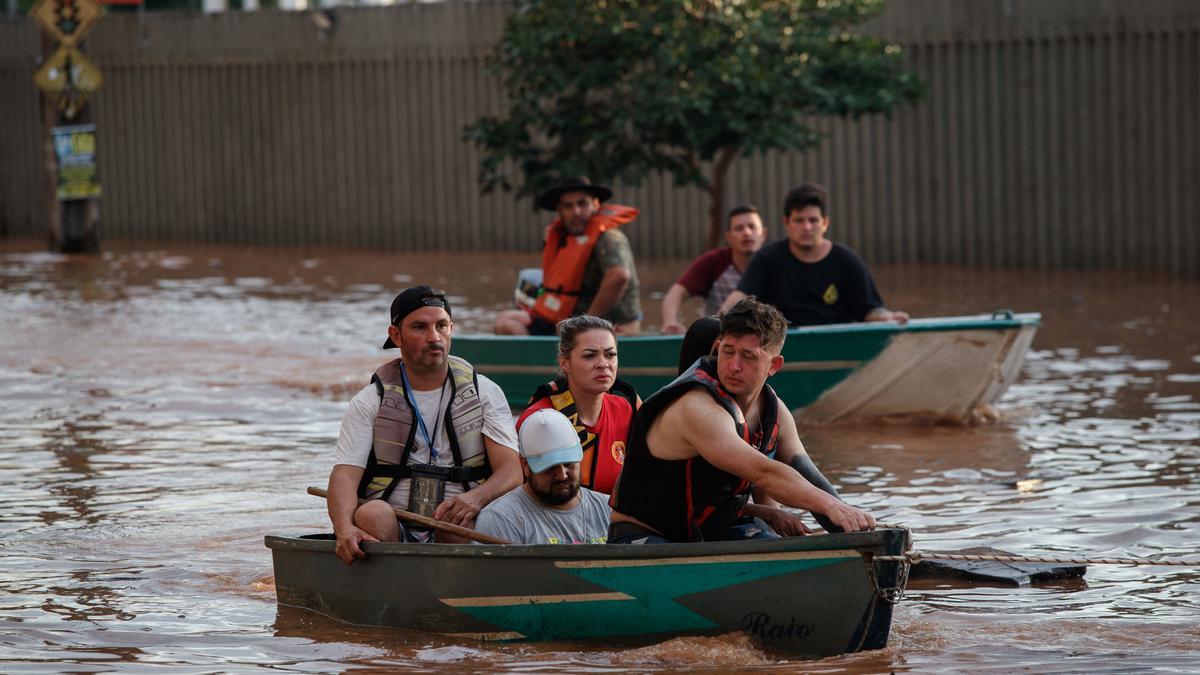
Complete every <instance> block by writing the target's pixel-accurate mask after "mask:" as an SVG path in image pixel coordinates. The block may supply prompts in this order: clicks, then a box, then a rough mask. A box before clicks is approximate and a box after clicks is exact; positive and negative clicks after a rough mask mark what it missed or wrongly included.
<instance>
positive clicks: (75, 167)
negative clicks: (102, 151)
mask: <svg viewBox="0 0 1200 675" xmlns="http://www.w3.org/2000/svg"><path fill="white" fill-rule="evenodd" d="M51 133H52V134H53V136H54V154H55V156H56V157H57V158H58V190H57V196H58V201H60V202H63V201H69V200H72V199H95V198H96V197H99V196H100V176H99V174H98V173H97V171H96V125H94V124H78V125H74V126H69V127H54V129H53V130H52V131H51Z"/></svg>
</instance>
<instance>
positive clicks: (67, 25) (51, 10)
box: [29, 0, 101, 48]
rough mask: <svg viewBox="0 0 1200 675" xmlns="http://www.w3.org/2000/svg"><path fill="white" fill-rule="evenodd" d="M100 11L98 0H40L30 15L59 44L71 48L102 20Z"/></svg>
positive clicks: (30, 11)
mask: <svg viewBox="0 0 1200 675" xmlns="http://www.w3.org/2000/svg"><path fill="white" fill-rule="evenodd" d="M100 12H101V7H100V3H98V2H96V0H38V3H37V4H36V5H34V6H33V8H32V9H30V10H29V15H30V16H31V17H33V20H34V21H37V22H38V25H40V26H41V27H42V30H44V31H46V32H47V33H49V34H50V37H52V38H54V39H55V40H57V41H58V44H59V45H61V46H63V47H67V48H71V47H74V46H76V45H78V44H79V43H80V42H82V41H83V36H85V35H87V33H88V31H89V30H91V29H92V25H93V24H95V23H96V22H97V21H99V20H100Z"/></svg>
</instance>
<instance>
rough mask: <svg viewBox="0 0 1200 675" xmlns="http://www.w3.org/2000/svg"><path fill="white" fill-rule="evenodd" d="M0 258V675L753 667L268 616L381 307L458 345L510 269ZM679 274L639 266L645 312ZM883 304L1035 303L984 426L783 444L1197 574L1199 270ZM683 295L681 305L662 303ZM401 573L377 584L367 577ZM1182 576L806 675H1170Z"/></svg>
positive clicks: (968, 524)
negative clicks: (285, 556) (417, 298)
mask: <svg viewBox="0 0 1200 675" xmlns="http://www.w3.org/2000/svg"><path fill="white" fill-rule="evenodd" d="M36 245H37V244H36V243H35V242H13V241H0V332H2V334H3V338H4V339H3V344H4V349H3V350H2V352H0V469H2V471H3V476H4V480H3V482H0V502H2V503H3V504H4V505H5V508H4V509H2V510H0V556H2V560H3V564H2V566H0V627H2V630H0V664H2V665H0V669H2V670H4V671H5V672H15V671H22V670H52V671H59V670H97V669H101V670H103V669H130V670H132V669H139V670H144V669H148V668H152V667H157V666H172V665H174V666H180V665H182V666H187V667H189V668H191V669H196V670H242V669H249V668H257V667H261V668H264V669H265V668H270V669H273V670H279V669H283V670H300V671H322V672H324V671H331V670H343V669H346V668H351V667H375V668H388V669H421V670H429V669H449V668H459V667H464V666H465V667H475V668H480V669H482V668H505V669H519V670H534V669H537V670H581V669H587V670H600V671H606V670H631V669H632V670H648V669H657V668H665V669H676V670H679V669H699V668H718V669H723V670H724V669H732V668H748V667H754V668H762V669H781V670H793V669H795V668H796V667H797V664H796V662H795V660H794V659H793V658H792V657H787V656H784V655H780V654H774V653H769V652H766V651H763V650H761V649H760V648H759V647H757V646H756V645H755V644H754V643H753V642H752V641H750V640H748V639H747V638H745V637H744V636H742V635H728V636H722V637H717V638H683V639H679V640H671V641H668V642H665V643H661V644H656V645H649V646H642V647H630V648H622V649H617V648H606V647H600V646H595V645H588V644H532V645H531V644H499V645H497V644H480V643H472V642H466V643H464V642H461V641H458V642H456V641H450V640H446V639H444V638H440V637H437V636H430V635H425V634H419V633H405V632H402V631H394V630H381V629H373V628H362V627H354V626H347V625H344V624H340V623H337V622H334V621H331V620H329V619H327V618H325V617H321V616H318V615H314V614H311V613H308V612H301V611H297V610H289V609H288V608H278V607H277V606H276V604H275V602H274V595H273V586H272V580H271V576H270V575H271V563H270V557H269V553H268V551H267V550H266V549H265V548H264V547H263V546H262V536H263V535H264V534H265V533H268V532H279V533H304V532H313V531H322V530H327V529H328V525H327V522H326V518H325V513H324V505H323V503H322V502H320V501H319V500H316V499H313V498H311V497H308V496H306V495H305V494H304V487H305V486H307V485H320V484H323V483H324V481H325V478H326V475H327V472H328V466H329V461H330V458H331V456H332V448H333V443H334V440H335V436H336V432H337V424H338V421H339V419H340V418H341V414H342V412H343V410H344V406H345V401H346V400H347V399H348V398H349V395H350V394H351V393H352V392H353V391H355V390H357V389H358V388H359V387H360V386H361V384H362V383H363V382H365V381H366V378H367V376H368V375H369V373H370V372H371V371H372V370H373V369H374V367H375V366H376V365H377V364H378V363H379V362H380V361H382V360H383V359H384V355H383V354H382V352H381V351H380V350H379V349H378V344H379V342H380V338H381V337H382V335H383V332H384V331H383V325H384V323H385V322H386V319H384V316H385V315H386V307H387V303H388V302H389V301H390V299H391V297H392V295H393V294H394V292H395V291H396V290H397V289H398V288H400V287H402V286H404V285H407V284H410V283H415V282H424V283H431V284H433V285H436V286H441V287H444V288H446V289H447V290H448V291H449V292H450V294H451V299H452V303H453V309H454V318H455V322H456V324H457V328H458V330H460V331H464V330H465V331H478V330H484V329H486V327H487V326H489V325H490V321H491V317H492V316H493V315H494V314H495V312H496V311H498V310H499V309H501V308H503V307H504V306H506V305H507V303H508V301H509V297H510V293H511V288H512V283H513V280H514V278H515V272H516V270H517V269H519V268H520V267H524V266H528V265H532V264H535V262H536V256H534V255H523V256H521V255H491V254H486V255H485V254H475V255H468V256H457V257H454V256H440V255H428V254H422V255H419V256H416V255H414V256H382V255H370V254H362V253H345V252H336V251H317V250H310V251H276V250H271V251H267V250H249V249H232V248H217V247H209V248H204V247H178V248H171V249H165V250H164V249H154V250H145V249H143V250H137V249H128V250H114V251H113V252H108V253H105V254H104V255H101V256H95V257H78V258H68V257H63V256H57V255H50V254H44V253H38V252H33V251H35V247H36ZM685 262H686V261H642V264H641V265H640V267H639V274H640V276H641V277H642V279H643V286H644V288H645V293H646V297H645V298H644V299H643V304H644V306H645V307H646V310H647V314H648V316H647V323H648V324H650V325H654V324H656V323H657V319H658V302H657V298H658V297H660V296H659V295H658V294H661V292H662V291H664V290H665V289H666V288H667V287H668V286H669V285H670V284H671V282H672V281H673V280H674V278H675V276H676V275H677V274H678V273H679V271H680V270H681V269H682V266H683V265H684V264H685ZM877 276H878V277H879V282H880V286H881V288H882V289H883V290H884V294H885V296H886V298H887V300H888V303H889V304H890V305H892V306H894V307H899V308H903V309H906V310H908V311H909V312H910V313H912V314H913V315H915V316H931V315H953V314H969V313H980V312H988V311H991V310H993V309H997V308H1001V307H1004V308H1011V309H1014V310H1017V311H1041V312H1042V313H1043V315H1044V323H1043V326H1042V328H1041V330H1040V331H1039V333H1038V337H1037V339H1036V340H1035V342H1034V350H1033V351H1032V352H1031V353H1030V355H1029V358H1028V360H1027V363H1026V367H1025V371H1024V374H1023V377H1022V379H1021V381H1020V382H1019V383H1018V384H1017V385H1016V386H1015V387H1014V388H1013V389H1012V390H1011V391H1010V392H1009V393H1008V395H1007V396H1006V397H1005V398H1004V399H1003V400H1002V401H1001V403H1000V405H999V406H998V409H997V413H998V417H999V419H998V420H997V421H996V422H994V423H988V424H979V425H974V426H966V427H953V426H944V425H934V424H920V423H896V422H878V423H872V424H861V423H860V424H844V425H835V426H826V427H805V428H802V434H803V437H804V439H805V444H806V446H807V447H808V449H809V452H810V453H811V454H812V455H813V456H814V458H815V459H816V460H817V461H818V463H819V464H820V465H821V466H822V468H823V469H824V470H825V473H826V474H827V475H829V476H830V477H831V479H832V480H833V481H834V482H835V483H837V484H838V485H839V487H840V488H841V490H842V491H843V493H844V494H845V495H846V496H847V498H848V499H850V500H851V501H852V502H853V503H855V504H857V505H860V506H863V507H865V508H868V509H870V510H871V511H872V512H874V513H875V514H876V515H878V516H879V517H880V518H881V519H882V520H885V521H886V522H892V523H903V524H905V525H907V526H909V527H911V528H913V530H914V533H915V537H916V541H917V547H918V548H919V549H922V550H947V549H955V548H966V547H971V546H993V547H997V548H1001V549H1006V550H1010V551H1014V552H1018V553H1031V554H1038V553H1041V554H1052V555H1066V556H1073V557H1078V556H1109V557H1117V556H1120V557H1134V556H1142V557H1146V558H1158V557H1165V558H1181V557H1192V558H1200V551H1198V548H1200V547H1198V546H1197V542H1200V476H1198V470H1200V400H1198V398H1197V387H1196V385H1197V383H1198V382H1200V324H1197V322H1195V321H1194V320H1193V317H1192V314H1193V313H1194V310H1195V309H1196V306H1197V305H1196V300H1195V299H1196V298H1197V297H1200V284H1196V283H1193V282H1183V281H1178V280H1171V279H1168V278H1164V277H1160V276H1156V275H1147V274H1123V275H1113V274H1111V273H1098V272H1030V271H1024V272H996V271H972V270H963V269H957V268H944V267H932V266H927V267H916V266H897V267H886V268H882V269H879V270H877ZM694 308H695V306H694V305H688V309H689V311H691V310H694ZM397 583H402V580H397ZM1198 590H1200V568H1197V567H1171V568H1161V567H1160V568H1153V567H1110V566H1093V567H1091V568H1090V569H1089V570H1088V574H1087V576H1086V578H1085V580H1082V581H1074V582H1063V583H1056V584H1050V585H1037V586H1034V587H1031V588H998V587H986V586H971V585H967V584H964V583H961V582H945V581H936V580H934V581H921V582H919V583H914V584H913V585H912V588H911V589H910V592H909V594H908V597H907V598H906V600H905V601H904V602H903V603H902V604H901V605H900V606H899V608H898V610H897V612H896V621H895V626H894V629H893V636H892V641H891V644H890V645H889V647H888V648H887V649H884V650H880V651H877V652H873V653H869V654H858V655H851V656H845V657H839V658H833V659H824V660H821V661H817V662H806V663H804V664H803V668H804V669H805V670H809V671H814V672H847V671H848V672H879V671H889V670H909V669H912V670H922V671H925V670H951V671H961V670H966V669H972V670H974V669H993V670H999V669H1001V668H1002V669H1004V670H1006V671H1007V670H1012V669H1014V668H1018V669H1019V668H1026V669H1032V670H1038V671H1047V670H1068V671H1080V670H1124V669H1129V668H1138V669H1148V668H1155V667H1161V668H1166V669H1188V668H1191V667H1193V666H1192V662H1193V661H1194V659H1195V658H1196V652H1197V651H1200V649H1198V647H1197V646H1198V645H1200V599H1198V598H1200V593H1198V592H1197V591H1198Z"/></svg>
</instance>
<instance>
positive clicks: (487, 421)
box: [333, 375, 517, 509]
mask: <svg viewBox="0 0 1200 675" xmlns="http://www.w3.org/2000/svg"><path fill="white" fill-rule="evenodd" d="M478 378H479V402H480V405H482V406H483V435H484V436H487V437H488V438H490V439H492V440H493V441H495V442H496V443H499V444H500V445H503V446H504V447H506V448H508V449H509V450H511V451H512V452H514V453H515V452H516V451H517V431H516V428H515V427H514V426H513V417H512V411H511V410H509V408H508V401H507V400H506V399H505V398H504V391H503V390H502V389H500V385H498V384H496V383H495V382H492V381H491V380H489V379H487V378H486V377H484V376H483V375H479V376H478ZM412 397H413V400H414V401H415V402H416V404H417V410H419V411H420V413H421V419H423V420H425V428H426V429H427V430H428V431H429V433H431V434H432V433H434V431H433V427H434V424H435V423H437V436H436V437H435V438H434V439H433V444H434V447H435V448H437V457H436V459H435V460H434V461H433V462H430V460H429V444H428V443H426V442H425V436H424V434H422V433H421V430H420V429H417V433H416V436H415V437H414V439H413V440H414V442H415V444H416V447H415V448H414V449H413V451H412V453H411V454H410V455H409V459H408V461H409V463H410V464H430V463H432V464H437V465H439V466H454V455H453V453H451V452H450V441H449V438H448V437H447V435H446V429H445V425H443V424H441V423H440V422H439V420H442V419H443V417H444V416H445V410H446V407H447V406H449V405H450V385H449V384H447V385H446V387H445V394H444V395H443V392H442V390H440V389H434V390H433V391H415V390H414V391H413V392H412ZM439 398H440V399H441V400H442V405H441V407H440V408H439V407H438V399H439ZM379 400H380V397H379V391H378V390H377V389H376V388H375V385H374V384H373V383H372V384H368V385H367V386H365V387H363V388H362V389H361V390H360V391H359V392H358V393H357V394H355V395H354V398H352V399H350V407H349V408H347V409H346V414H345V415H343V416H342V428H341V431H340V432H339V433H338V442H337V454H336V456H335V457H334V462H333V463H334V464H349V465H350V466H357V467H359V468H361V469H365V468H366V467H367V458H368V457H369V456H370V455H371V444H372V441H373V437H374V430H375V414H376V413H377V412H378V411H379ZM462 491H463V489H462V485H461V484H459V483H446V496H447V497H449V496H451V495H456V494H459V493H461V492H462ZM388 503H389V504H391V505H392V506H398V507H400V508H402V509H406V508H408V481H407V480H403V481H400V485H397V486H396V489H395V491H393V492H392V495H391V497H389V498H388Z"/></svg>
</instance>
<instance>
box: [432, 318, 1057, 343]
mask: <svg viewBox="0 0 1200 675" xmlns="http://www.w3.org/2000/svg"><path fill="white" fill-rule="evenodd" d="M1041 322H1042V315H1041V313H1039V312H1025V313H1021V314H1012V315H1005V316H1000V315H999V314H998V313H997V314H974V315H965V316H947V317H929V318H921V319H910V320H909V321H908V322H907V323H904V324H898V323H895V322H891V321H865V322H857V323H834V324H825V325H820V326H800V327H797V328H789V329H788V331H787V337H788V338H798V337H800V336H803V335H822V334H827V333H885V334H894V333H923V332H931V331H951V330H1007V329H1012V328H1024V327H1026V326H1035V327H1036V326H1040V325H1041ZM618 337H619V339H620V342H621V343H623V344H624V343H630V342H633V343H655V342H677V341H680V340H682V339H683V336H682V335H663V334H656V335H621V336H618ZM454 339H455V340H463V339H468V340H471V341H477V342H498V343H503V342H521V343H525V342H534V343H538V342H547V343H555V342H557V341H558V337H557V336H555V335H493V334H491V333H463V334H461V335H456V336H455V337H454ZM785 344H786V341H785Z"/></svg>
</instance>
